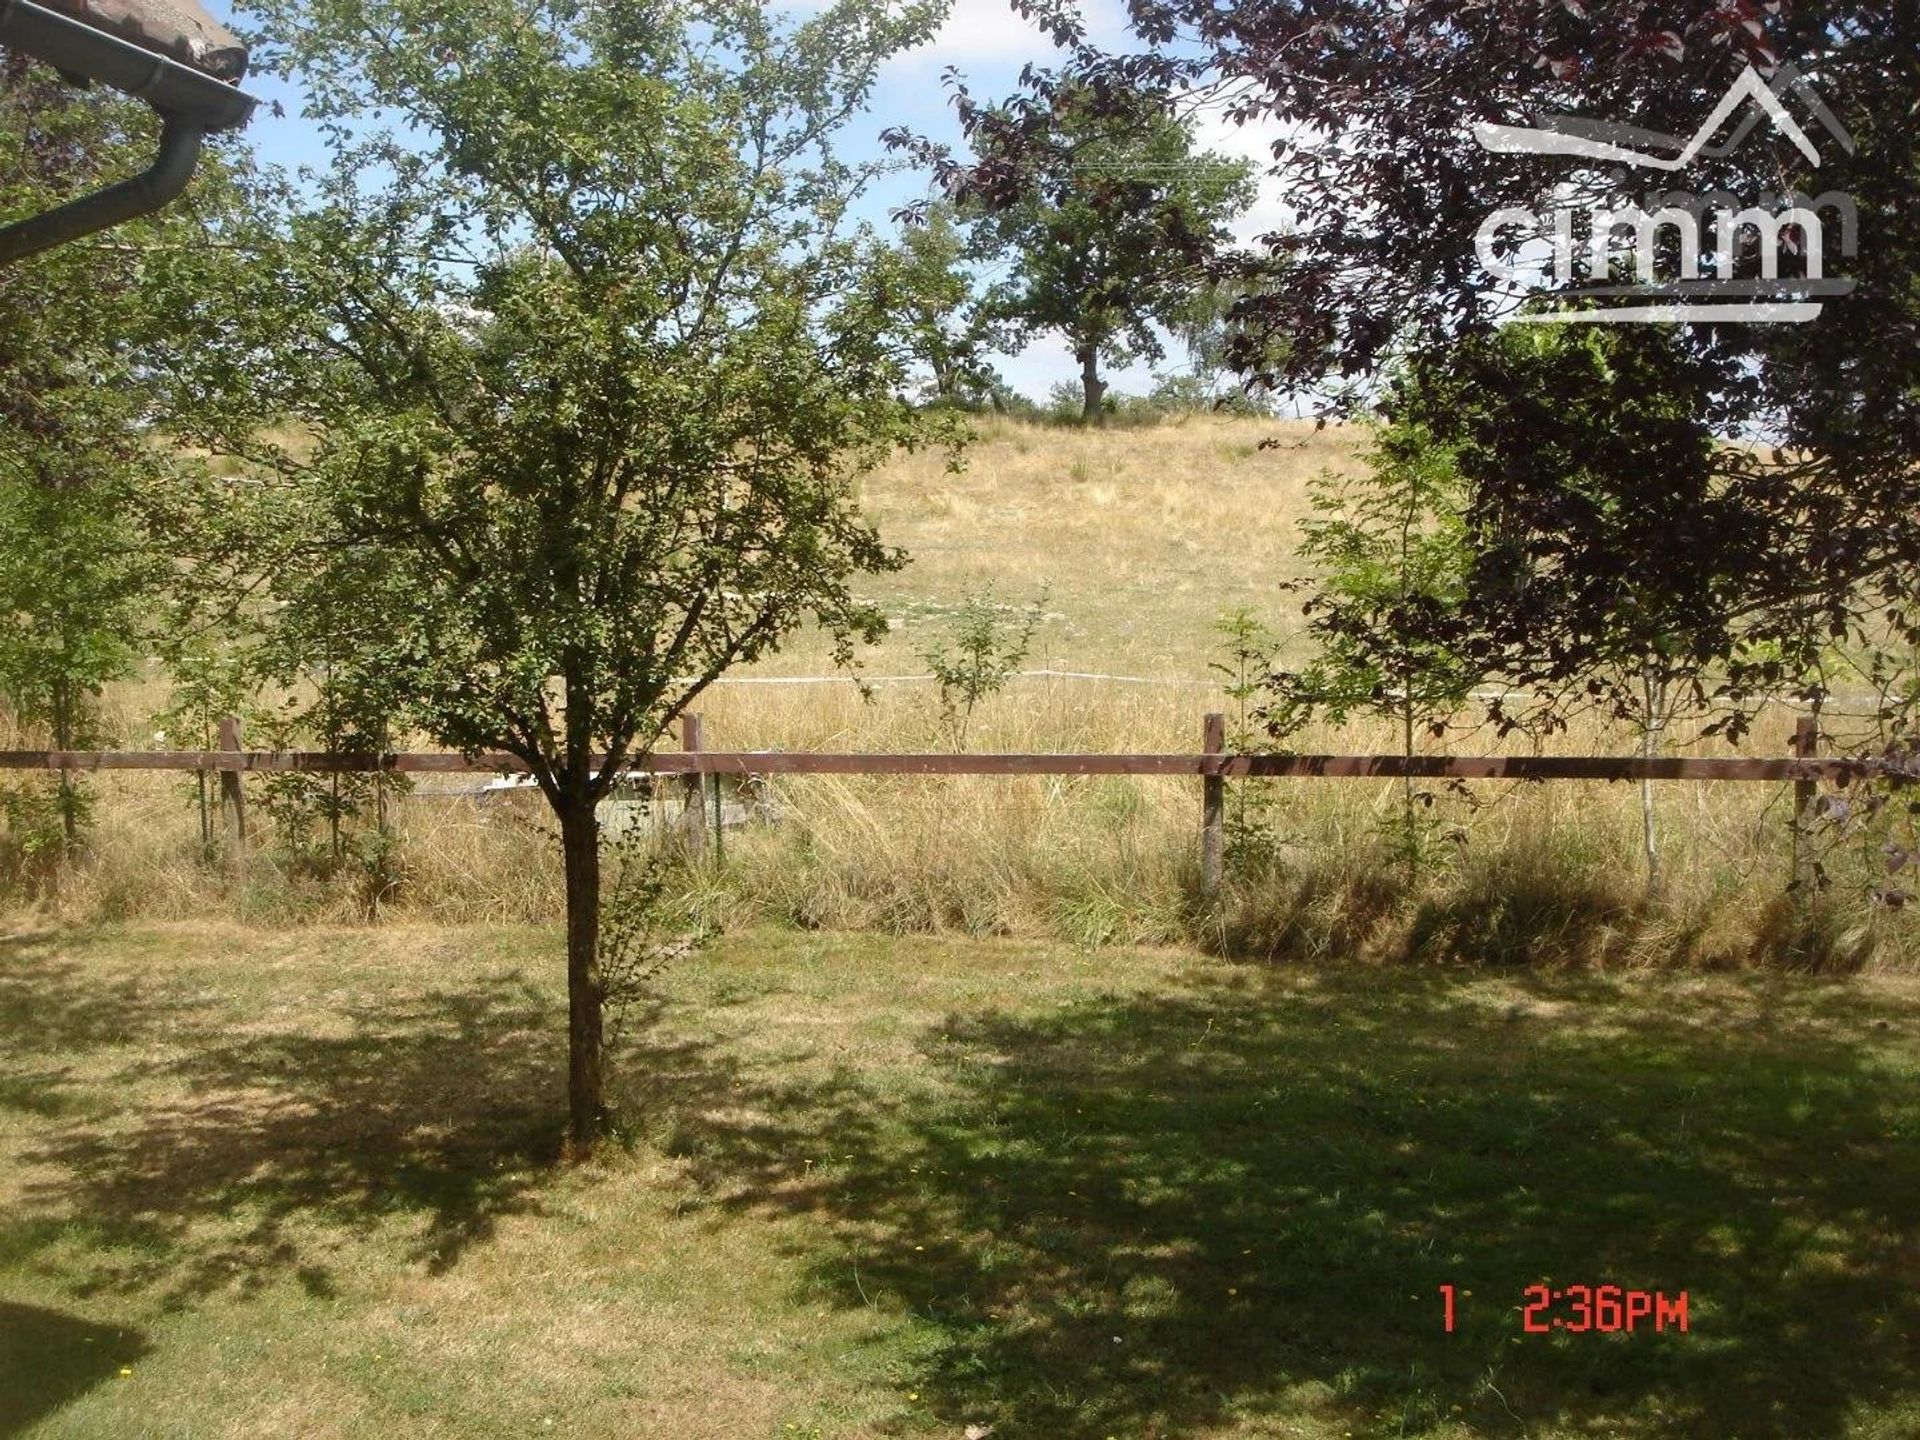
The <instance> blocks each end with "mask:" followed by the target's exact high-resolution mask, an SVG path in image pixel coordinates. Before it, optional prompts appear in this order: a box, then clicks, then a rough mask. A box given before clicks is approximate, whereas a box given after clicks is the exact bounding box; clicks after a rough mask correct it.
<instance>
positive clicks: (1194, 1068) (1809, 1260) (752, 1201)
mask: <svg viewBox="0 0 1920 1440" xmlns="http://www.w3.org/2000/svg"><path fill="white" fill-rule="evenodd" d="M1520 983H1521V988H1520V991H1519V993H1520V997H1521V998H1520V999H1518V1000H1517V1001H1515V1002H1513V1003H1511V1004H1506V1005H1502V1006H1500V1007H1498V1008H1493V1007H1490V1006H1489V1005H1487V1004H1486V1003H1485V1002H1484V1001H1482V1000H1478V999H1475V998H1474V996H1473V994H1472V993H1470V992H1469V991H1467V990H1464V989H1462V988H1459V987H1457V986H1455V985H1453V984H1451V983H1450V982H1449V980H1448V979H1447V977H1445V976H1444V975H1439V974H1435V973H1433V972H1431V971H1428V972H1413V973H1408V972H1400V973H1391V972H1389V973H1378V972H1366V973H1360V972H1353V971H1348V972H1345V973H1344V974H1338V975H1333V976H1328V977H1323V978H1321V979H1320V980H1319V981H1317V982H1312V983H1308V982H1304V981H1293V980H1288V979H1287V978H1285V977H1281V976H1274V975H1271V974H1266V973H1261V972H1252V971H1242V972H1237V973H1229V974H1228V975H1227V976H1226V977H1225V978H1223V979H1221V980H1219V981H1218V982H1216V983H1214V984H1211V985H1205V986H1200V987H1198V988H1195V989H1192V990H1189V991H1187V992H1185V993H1177V994H1171V995H1167V994H1161V995H1145V996H1109V997H1102V998H1091V999H1087V1000H1085V1001H1083V1002H1080V1003H1075V1004H1072V1005H1069V1006H1065V1007H1063V1008H1061V1009H1059V1010H1058V1011H1056V1012H1053V1013H1048V1014H1044V1015H1039V1016H1034V1015H1012V1014H987V1015H961V1016H954V1017H951V1018H950V1019H949V1020H948V1021H947V1022H946V1023H945V1024H944V1025H943V1026H941V1027H939V1029H938V1030H937V1032H936V1033H934V1034H932V1035H931V1036H929V1037H928V1038H927V1040H926V1041H925V1044H924V1047H923V1056H924V1061H925V1064H926V1067H927V1073H926V1075H925V1076H924V1077H923V1078H925V1079H926V1080H927V1081H928V1082H929V1084H930V1093H931V1094H933V1095H935V1096H937V1097H939V1098H937V1099H935V1100H933V1101H931V1102H930V1101H929V1100H928V1099H927V1093H929V1092H923V1091H903V1090H902V1089H901V1088H899V1087H898V1077H895V1086H896V1088H893V1089H891V1090H889V1089H887V1088H884V1087H885V1085H886V1083H887V1082H886V1081H884V1080H883V1079H881V1078H880V1077H873V1076H857V1075H854V1074H851V1073H846V1072H843V1073H840V1074H838V1075H836V1076H835V1077H834V1078H832V1079H831V1080H828V1081H824V1082H820V1083H812V1084H807V1085H791V1084H790V1085H786V1086H779V1085H772V1086H768V1087H766V1088H764V1090H763V1091H762V1093H759V1094H757V1095H752V1096H749V1097H745V1104H744V1106H743V1105H742V1104H741V1103H739V1102H740V1101H741V1099H742V1097H738V1096H736V1097H735V1098H736V1104H735V1105H734V1106H733V1107H732V1108H730V1109H728V1110H724V1111H716V1112H712V1113H709V1114H706V1115H702V1114H699V1113H683V1114H682V1116H681V1119H680V1122H679V1130H678V1133H677V1136H676V1148H677V1149H678V1150H679V1151H680V1153H682V1154H683V1155H685V1156H686V1157H687V1159H688V1161H689V1163H690V1164H691V1165H692V1166H693V1167H694V1169H695V1170H696V1172H697V1173H698V1174H700V1175H701V1176H702V1178H703V1179H704V1180H705V1182H706V1183H707V1184H708V1185H710V1186H711V1187H712V1189H713V1192H714V1194H715V1196H716V1198H717V1200H718V1201H719V1203H723V1204H728V1205H733V1206H738V1207H742V1208H745V1209H748V1210H752V1209H757V1208H760V1207H765V1206H774V1205H778V1206H789V1207H794V1208H799V1209H804V1210H807V1211H810V1212H813V1213H815V1214H816V1215H818V1216H819V1217H820V1218H821V1219H822V1220H823V1221H824V1222H825V1223H826V1224H827V1225H828V1226H829V1229H830V1231H831V1233H832V1235H833V1241H832V1243H831V1245H830V1246H828V1247H827V1249H826V1251H825V1253H816V1254H814V1255H812V1256H811V1257H809V1263H810V1266H811V1273H812V1277H813V1285H814V1287H815V1288H816V1291H817V1293H818V1294H819V1296H821V1297H822V1298H830V1299H831V1300H833V1301H836V1302H837V1303H840V1304H843V1305H846V1306H849V1307H851V1306H872V1307H876V1308H879V1309H883V1310H888V1311H891V1312H894V1313H896V1314H898V1315H902V1316H909V1317H912V1323H913V1324H914V1325H915V1326H916V1327H919V1328H920V1330H921V1331H922V1333H921V1334H920V1335H919V1336H918V1338H917V1339H916V1342H915V1343H916V1345H918V1346H919V1347H920V1348H918V1349H916V1351H915V1352H914V1353H915V1355H916V1357H917V1358H916V1360H915V1361H914V1364H915V1365H916V1367H917V1372H916V1373H915V1374H914V1375H913V1378H912V1379H911V1381H910V1382H907V1383H910V1384H911V1385H912V1386H913V1387H914V1388H915V1389H916V1391H917V1392H918V1393H919V1394H920V1396H921V1397H922V1401H923V1403H924V1405H925V1407H926V1408H927V1410H928V1411H929V1413H930V1414H931V1415H932V1416H933V1417H935V1419H937V1421H938V1423H939V1425H941V1426H951V1427H953V1428H954V1429H956V1430H957V1429H958V1427H959V1426H961V1425H962V1424H969V1423H980V1424H992V1425H994V1426H995V1427H996V1428H995V1430H994V1432H993V1433H994V1435H995V1436H996V1440H1024V1437H1082V1436H1095V1437H1098V1436H1110V1435H1111V1436H1117V1435H1125V1436H1129V1437H1142V1436H1165V1437H1174V1436H1181V1435H1191V1434H1195V1433H1200V1432H1202V1431H1208V1430H1209V1427H1213V1426H1220V1425H1228V1424H1231V1423H1233V1422H1234V1421H1235V1420H1236V1419H1246V1420H1248V1421H1250V1422H1252V1421H1253V1420H1254V1418H1255V1417H1260V1418H1263V1419H1264V1420H1265V1421H1266V1422H1267V1425H1268V1426H1273V1425H1275V1424H1278V1423H1281V1422H1283V1421H1284V1420H1285V1419H1287V1418H1292V1419H1294V1420H1297V1421H1304V1422H1306V1423H1308V1424H1309V1425H1310V1426H1317V1427H1320V1428H1310V1429H1309V1430H1308V1431H1307V1432H1306V1433H1311V1434H1319V1433H1327V1434H1334V1435H1338V1434H1341V1433H1342V1432H1343V1431H1344V1432H1348V1433H1351V1434H1353V1435H1354V1436H1356V1437H1358V1436H1387V1435H1420V1434H1426V1433H1436V1434H1443V1433H1446V1432H1447V1430H1448V1428H1449V1423H1450V1422H1453V1421H1459V1422H1463V1423H1465V1424H1470V1425H1471V1426H1472V1427H1473V1429H1472V1431H1471V1432H1465V1431H1455V1433H1477V1434H1483V1435H1502V1436H1519V1435H1525V1434H1533V1433H1540V1432H1542V1431H1546V1430H1551V1431H1553V1433H1556V1434H1562V1435H1589V1434H1592V1435H1598V1434H1607V1435H1618V1436H1625V1437H1642V1436H1645V1437H1652V1436H1668V1435H1687V1436H1715V1437H1734V1436H1739V1437H1753V1440H1825V1437H1837V1436H1841V1435H1844V1434H1847V1433H1848V1432H1849V1428H1850V1423H1851V1422H1853V1421H1856V1420H1858V1419H1859V1418H1861V1417H1862V1416H1871V1415H1875V1414H1877V1413H1880V1412H1881V1411H1882V1410H1883V1409H1893V1408H1894V1407H1897V1406H1905V1407H1907V1408H1906V1409H1905V1410H1900V1411H1897V1412H1896V1413H1899V1414H1902V1415H1909V1416H1912V1415H1920V1294H1917V1292H1916V1282H1920V1145H1916V1144H1915V1143H1914V1137H1915V1128H1916V1124H1917V1123H1920V1094H1917V1093H1916V1082H1915V1075H1914V1073H1913V1071H1912V1069H1911V1068H1899V1067H1896V1066H1895V1065H1894V1064H1893V1062H1892V1061H1891V1060H1889V1059H1888V1058H1887V1057H1886V1056H1885V1055H1884V1054H1882V1053H1881V1052H1880V1050H1879V1048H1877V1046H1876V1044H1875V1043H1873V1042H1872V1041H1870V1039H1869V1037H1870V1036H1872V1035H1873V1034H1875V1033H1876V1032H1874V1031H1873V1029H1872V1026H1871V1024H1869V1023H1866V1022H1863V1021H1862V1020H1861V1018H1860V1017H1859V1015H1858V1014H1857V1013H1856V1012H1857V1007H1858V1005H1859V1003H1860V1002H1859V1000H1858V999H1857V997H1856V996H1851V995H1850V994H1849V992H1847V991H1845V990H1843V989H1834V988H1826V987H1821V986H1817V985H1811V984H1807V983H1800V984H1794V983H1792V982H1786V981H1778V980H1776V981H1773V982H1767V981H1761V982H1757V983H1755V984H1753V985H1751V986H1748V987H1745V988H1744V989H1741V990H1739V991H1737V992H1736V993H1737V994H1739V995H1740V996H1741V997H1742V1008H1741V1011H1740V1013H1737V1014H1734V1013H1724V1014H1723V1013H1719V1012H1716V1011H1714V1010H1712V1009H1709V1008H1707V1007H1705V1006H1704V1005H1703V1003H1702V1002H1701V1001H1699V1000H1698V999H1693V1000H1689V999H1688V994H1689V992H1688V991H1687V990H1686V989H1685V987H1684V986H1672V987H1663V986H1662V985H1661V984H1660V983H1658V982H1652V981H1647V982H1642V988H1641V989H1639V990H1638V991H1629V990H1623V989H1620V988H1616V986H1615V985H1614V984H1613V983H1612V982H1610V981H1607V980H1604V979H1599V978H1593V977H1581V978H1561V979H1557V980H1555V979H1549V978H1544V977H1532V978H1528V979H1525V980H1523V981H1522V982H1520ZM1482 993H1484V992H1482ZM1917 1018H1920V1016H1916V1015H1915V1014H1913V1013H1910V1012H1909V1013H1904V1014H1902V1015H1901V1016H1900V1019H1899V1023H1900V1024H1901V1025H1906V1026H1910V1025H1911V1024H1912V1023H1913V1022H1914V1021H1915V1020H1916V1019H1917ZM742 1114H748V1115H751V1116H754V1117H757V1118H751V1119H742V1118H740V1116H741V1115H742ZM1542 1280H1547V1281H1550V1282H1551V1283H1552V1284H1553V1285H1554V1286H1556V1287H1566V1286H1569V1285H1574V1284H1589V1285H1598V1284H1603V1283H1613V1284H1619V1285H1622V1286H1626V1287H1629V1288H1641V1289H1647V1290H1661V1291H1665V1292H1666V1293H1667V1294H1669V1295H1673V1294H1675V1293H1677V1292H1679V1291H1686V1292H1687V1293H1688V1296H1689V1301H1690V1324H1691V1330H1690V1332H1689V1333H1687V1334H1679V1333H1664V1334H1661V1333H1638V1334H1634V1335H1632V1336H1627V1335H1621V1334H1610V1335H1600V1334H1579V1335H1573V1334H1567V1333H1556V1334H1548V1335H1531V1334H1523V1333H1522V1327H1521V1316H1520V1314H1519V1306H1520V1305H1521V1304H1522V1301H1523V1291H1524V1289H1525V1287H1527V1286H1528V1285H1530V1284H1534V1283H1536V1282H1539V1281H1542ZM1445 1284H1451V1285H1454V1286H1457V1287H1459V1289H1460V1291H1462V1292H1471V1295H1470V1296H1468V1295H1466V1294H1464V1293H1463V1294H1462V1296H1461V1298H1460V1301H1459V1305H1460V1312H1459V1325H1458V1329H1457V1331H1456V1332H1455V1333H1453V1334H1447V1333H1444V1331H1443V1328H1442V1314H1441V1302H1440V1299H1439V1296H1438V1289H1437V1287H1439V1286H1441V1285H1445ZM816 1303H817V1302H816ZM1552 1313H1553V1314H1554V1315H1557V1316H1559V1317H1561V1318H1571V1316H1572V1313H1573V1312H1572V1309H1571V1307H1570V1306H1569V1305H1566V1304H1562V1305H1559V1306H1556V1307H1555V1308H1554V1310H1553V1312H1552ZM1248 1433H1261V1434H1265V1433H1269V1429H1267V1428H1259V1426H1258V1425H1257V1424H1251V1423H1250V1426H1249V1430H1248ZM1271 1433H1281V1432H1280V1431H1279V1430H1278V1429H1274V1430H1272V1431H1271ZM1886 1433H1895V1432H1893V1431H1891V1430H1889V1431H1887V1432H1886ZM1902 1433H1904V1432H1902Z"/></svg>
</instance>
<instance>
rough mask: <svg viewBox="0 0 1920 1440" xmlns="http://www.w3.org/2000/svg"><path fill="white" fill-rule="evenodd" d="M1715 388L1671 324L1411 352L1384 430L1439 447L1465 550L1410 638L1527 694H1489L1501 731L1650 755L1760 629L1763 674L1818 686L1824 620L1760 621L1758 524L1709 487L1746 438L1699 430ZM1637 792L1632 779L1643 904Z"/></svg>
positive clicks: (1736, 498) (1647, 842)
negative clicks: (1608, 729)
mask: <svg viewBox="0 0 1920 1440" xmlns="http://www.w3.org/2000/svg"><path fill="white" fill-rule="evenodd" d="M1722 385H1723V376H1722V372H1721V369H1720V367H1719V364H1718V363H1716V362H1714V361H1712V360H1703V359H1702V358H1700V357H1699V356H1697V355H1695V354H1694V353H1692V352H1691V351H1690V350H1689V348H1688V347H1687V346H1686V345H1685V344H1683V343H1682V342H1681V340H1680V339H1679V337H1677V336H1676V335H1675V333H1674V332H1673V331H1671V330H1669V329H1664V328H1658V327H1651V326H1601V325H1593V326H1575V327H1566V326H1532V325H1520V326H1511V327H1508V328H1507V329H1505V330H1502V331H1499V332H1496V333H1494V334H1492V335H1487V336H1476V337H1471V338H1467V339H1464V340H1462V341H1460V342H1459V343H1457V344H1456V345H1455V346H1453V347H1452V348H1451V349H1450V350H1449V351H1448V352H1446V353H1445V354H1443V355H1439V356H1430V357H1425V358H1422V359H1420V360H1417V361H1415V362H1414V363H1413V364H1411V365H1410V366H1409V367H1408V369H1407V371H1406V373H1405V375H1404V377H1403V379H1402V381H1401V383H1399V384H1398V385H1397V386H1395V387H1394V388H1393V390H1392V392H1391V394H1390V396H1389V399H1388V404H1387V409H1388V412H1389V415H1390V416H1391V426H1390V430H1389V433H1390V434H1392V435H1395V436H1402V437H1406V438H1408V439H1409V440H1416V438H1417V443H1419V444H1421V445H1428V446H1432V447H1435V448H1436V449H1437V450H1439V451H1441V452H1443V453H1444V454H1445V455H1446V457H1447V461H1448V464H1449V465H1450V466H1451V468H1452V470H1453V472H1454V474H1455V476H1456V477H1457V483H1458V485H1459V487H1460V497H1461V499H1460V503H1461V506H1462V511H1463V517H1464V523H1465V530H1466V546H1467V550H1468V552H1469V554H1470V568H1469V571H1468V574H1467V576H1466V583H1465V599H1464V602H1463V603H1462V604H1461V605H1459V606H1457V607H1455V609H1454V610H1453V611H1452V612H1451V613H1450V614H1447V615H1442V616H1429V617H1422V619H1423V623H1425V624H1426V628H1425V629H1424V631H1423V633H1422V638H1423V639H1424V640H1425V641H1426V642H1427V643H1437V644H1441V645H1443V646H1445V647H1447V648H1449V649H1453V650H1456V651H1459V652H1460V653H1464V654H1468V655H1471V656H1472V657H1473V662H1474V666H1475V668H1476V669H1479V670H1480V671H1482V672H1483V673H1486V674H1490V675H1496V676H1498V677H1500V678H1501V680H1503V681H1504V682H1505V684H1506V685H1507V686H1509V687H1511V688H1512V689H1513V690H1514V691H1516V692H1520V693H1522V694H1524V695H1525V696H1526V697H1527V699H1526V701H1525V702H1524V704H1525V705H1526V706H1527V707H1528V708H1529V709H1530V710H1531V714H1529V715H1525V716H1522V715H1519V714H1516V713H1515V712H1516V710H1517V709H1518V708H1519V707H1517V706H1516V705H1514V703H1513V702H1512V701H1509V700H1505V699H1503V700H1501V701H1498V702H1496V703H1495V714H1496V717H1498V718H1501V719H1502V720H1503V722H1505V723H1513V722H1515V721H1520V722H1522V723H1526V724H1528V725H1545V726H1550V727H1553V728H1561V727H1564V725H1565V724H1566V723H1567V720H1568V718H1569V716H1570V714H1571V713H1573V712H1574V711H1576V710H1579V709H1582V708H1588V707H1598V708H1600V709H1601V710H1602V711H1604V712H1605V713H1607V714H1609V715H1611V716H1612V717H1614V718H1616V719H1618V720H1621V721H1624V722H1625V723H1627V724H1629V725H1631V726H1632V727H1633V728H1634V729H1635V731H1636V732H1637V733H1638V735H1639V737H1640V743H1641V749H1642V753H1643V755H1645V756H1647V757H1648V758H1652V757H1653V756H1654V755H1656V754H1658V753H1659V750H1660V747H1661V744H1662V738H1663V736H1664V734H1665V733H1666V731H1667V729H1668V728H1669V726H1670V725H1671V724H1672V723H1673V722H1674V720H1675V718H1676V716H1677V715H1678V714H1680V713H1684V712H1694V713H1700V712H1704V711H1707V710H1709V709H1711V708H1712V707H1713V695H1712V691H1713V688H1714V686H1715V684H1716V683H1717V682H1718V680H1719V678H1720V677H1721V676H1723V675H1724V674H1725V672H1726V670H1727V668H1728V666H1729V665H1730V664H1732V663H1738V662H1740V661H1742V660H1744V659H1748V658H1751V652H1752V646H1753V644H1754V636H1753V635H1752V633H1751V627H1752V626H1754V625H1755V623H1756V621H1757V620H1762V619H1763V620H1764V623H1765V625H1766V626H1767V628H1768V629H1769V630H1770V631H1771V634H1770V635H1769V636H1768V637H1767V639H1766V642H1765V643H1766V644H1767V646H1768V649H1769V651H1770V655H1771V661H1772V663H1773V664H1774V666H1775V667H1776V673H1777V674H1779V675H1780V676H1781V677H1782V678H1783V680H1784V681H1785V682H1786V683H1789V684H1793V685H1796V686H1797V685H1803V684H1807V683H1813V684H1815V685H1818V683H1819V682H1818V680H1817V678H1815V677H1817V673H1818V670H1819V666H1820V661H1821V656H1822V654H1823V652H1824V649H1825V646H1826V643H1827V641H1828V639H1829V636H1828V634H1827V631H1826V628H1825V627H1824V626H1823V625H1821V624H1820V623H1819V622H1818V620H1817V619H1814V620H1810V621H1808V622H1803V623H1802V624H1801V625H1800V626H1798V627H1795V628H1791V629H1790V628H1789V627H1787V626H1786V625H1784V624H1783V623H1782V619H1783V617H1781V616H1779V615H1777V614H1776V615H1768V614H1767V613H1766V608H1767V607H1766V605H1765V598H1764V597H1765V590H1766V588H1767V587H1768V586H1769V585H1770V584H1771V583H1772V581H1771V576H1770V573H1769V571H1768V568H1767V557H1768V553H1769V547H1770V546H1771V545H1772V544H1773V542H1774V539H1775V532H1774V529H1773V526H1772V525H1771V523H1770V522H1769V521H1768V519H1767V518H1766V513H1765V507H1764V505H1762V506H1756V505H1755V504H1754V503H1752V496H1751V494H1750V493H1748V492H1743V490H1742V489H1741V488H1740V487H1737V486H1729V485H1727V484H1726V483H1725V478H1724V474H1725V470H1726V467H1727V466H1728V465H1729V464H1730V463H1736V461H1737V457H1736V458H1730V457H1729V455H1728V453H1727V452H1729V451H1731V450H1739V449H1741V448H1743V447H1734V446H1729V445H1727V444H1726V443H1724V442H1723V441H1722V440H1720V439H1719V438H1718V437H1717V435H1716V429H1717V426H1718V423H1719V421H1720V417H1719V416H1718V415H1717V413H1716V407H1715V401H1714V397H1715V394H1716V392H1717V391H1719V390H1720V389H1721V388H1722ZM1650 477H1651V478H1650ZM1783 641H1785V642H1786V643H1782V642H1783ZM1653 795H1654V792H1653V787H1652V784H1651V783H1650V782H1647V783H1643V785H1642V787H1641V820H1642V825H1641V830H1642V835H1641V839H1642V850H1643V854H1644V858H1645V861H1646V866H1647V889H1648V892H1649V894H1653V893H1657V892H1658V890H1659V888H1660V854H1659V845H1658V835H1657V831H1656V823H1655V809H1654V798H1653Z"/></svg>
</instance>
